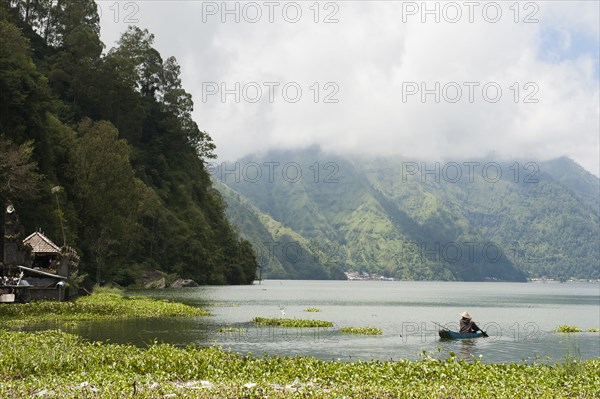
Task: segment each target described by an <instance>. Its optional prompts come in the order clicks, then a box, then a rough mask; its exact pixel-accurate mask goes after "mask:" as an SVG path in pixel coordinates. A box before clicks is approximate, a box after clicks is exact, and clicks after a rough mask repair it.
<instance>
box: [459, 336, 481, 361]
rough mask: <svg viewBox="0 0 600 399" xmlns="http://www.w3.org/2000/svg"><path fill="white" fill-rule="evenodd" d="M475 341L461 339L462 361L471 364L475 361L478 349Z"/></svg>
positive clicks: (460, 351) (460, 352)
mask: <svg viewBox="0 0 600 399" xmlns="http://www.w3.org/2000/svg"><path fill="white" fill-rule="evenodd" d="M475 341H476V340H475V339H461V340H460V350H459V354H460V357H461V359H463V360H465V361H467V362H470V361H473V357H474V354H473V352H474V349H475V347H476V345H477V344H476V343H475Z"/></svg>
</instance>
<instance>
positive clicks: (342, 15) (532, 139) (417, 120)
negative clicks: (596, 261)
mask: <svg viewBox="0 0 600 399" xmlns="http://www.w3.org/2000/svg"><path fill="white" fill-rule="evenodd" d="M530 3H531V4H535V5H536V6H537V8H535V7H533V6H529V7H530V8H527V9H525V8H524V7H525V6H524V4H525V3H519V4H520V7H521V8H520V10H519V11H520V13H519V20H520V21H521V22H520V23H515V22H514V21H513V18H514V16H515V14H514V9H509V7H510V6H511V5H512V4H513V2H498V3H495V4H501V8H502V17H501V18H500V21H499V22H497V23H489V22H486V20H485V19H484V17H483V15H482V11H481V10H482V8H483V6H484V5H485V4H487V3H485V2H482V3H481V6H480V7H479V8H476V9H475V12H474V14H473V17H474V22H473V23H469V22H468V20H467V19H468V8H467V7H466V6H465V5H464V3H463V2H456V3H455V4H458V5H459V6H460V7H461V11H462V12H463V15H462V19H461V21H460V22H458V23H448V22H445V21H444V18H443V15H442V20H441V21H440V23H435V22H434V21H433V17H432V16H428V22H426V23H422V22H421V21H420V14H417V15H412V16H410V15H405V17H406V18H407V20H408V22H407V23H403V22H402V18H403V14H402V10H403V7H405V9H406V7H407V6H409V5H410V4H416V5H417V6H420V5H421V2H415V3H410V4H409V3H408V2H359V1H357V2H329V3H325V2H321V3H320V13H319V19H320V20H321V21H322V19H323V18H324V17H325V16H327V15H329V14H330V13H332V12H334V15H333V17H335V18H337V19H338V20H339V22H338V23H331V24H325V23H322V22H321V23H314V21H313V18H314V16H315V15H314V8H313V9H310V8H309V7H311V6H313V2H298V3H296V4H300V5H301V7H302V18H301V19H300V21H299V22H297V23H289V22H286V21H285V19H284V18H283V16H282V12H281V10H282V8H283V4H285V3H281V5H280V6H279V7H278V8H276V9H275V12H274V14H273V16H274V22H273V23H270V22H269V21H268V20H267V18H268V15H267V13H268V8H267V7H266V6H264V4H265V3H263V2H256V3H254V4H258V5H259V6H261V11H262V12H263V16H262V19H261V21H260V22H258V23H248V22H245V21H244V18H243V16H244V15H240V17H241V21H240V23H235V22H234V21H233V15H227V16H226V17H227V18H228V22H226V23H222V22H221V19H220V15H203V14H202V10H203V7H204V8H205V9H206V7H207V5H214V6H216V7H219V8H220V7H221V4H222V3H221V2H214V3H206V2H205V3H202V2H194V1H192V2H188V1H181V2H168V3H167V2H154V1H153V2H139V3H137V4H139V7H140V9H139V13H138V16H137V18H138V19H139V26H140V27H142V28H148V29H149V30H150V31H151V32H153V33H154V34H155V35H156V47H157V48H158V50H159V51H160V52H161V53H162V54H163V56H164V57H166V56H169V55H175V56H176V57H177V59H178V60H179V61H180V63H181V64H182V74H183V82H184V86H185V87H186V89H187V90H188V91H190V92H191V93H192V94H193V95H194V98H195V103H196V107H195V108H196V109H195V117H196V120H197V122H198V124H199V125H200V127H201V128H202V129H205V130H207V131H208V132H209V133H211V135H212V136H213V139H214V140H215V142H216V144H217V146H218V153H219V155H220V157H221V158H225V159H232V158H236V157H239V156H242V155H245V154H247V153H249V152H256V151H263V150H266V149H269V148H274V147H284V148H285V147H295V146H307V145H311V144H319V145H321V146H322V147H323V148H324V149H326V150H334V151H350V152H361V153H368V154H369V153H372V154H386V155H387V154H394V153H398V154H403V155H405V156H407V157H414V158H428V159H431V158H438V159H453V158H454V159H458V158H460V159H468V158H479V157H481V156H486V155H488V154H494V155H495V156H497V157H500V158H511V157H519V158H521V159H523V158H528V157H529V158H531V159H547V158H553V157H557V156H561V155H568V156H570V157H572V158H574V159H575V160H576V161H578V162H579V163H580V164H582V165H583V166H584V167H585V168H586V169H588V170H589V171H591V172H593V173H594V174H596V175H599V174H600V171H599V163H600V160H599V156H600V155H599V153H600V143H599V141H600V137H599V136H600V126H599V120H600V106H599V82H598V62H599V60H598V58H597V57H598V53H597V52H596V51H597V50H595V49H594V48H593V46H592V47H591V48H589V51H582V49H581V48H578V49H577V50H578V51H577V52H576V53H573V54H571V53H569V51H570V48H572V47H573V46H578V45H579V44H578V43H577V42H574V41H575V40H576V38H578V37H582V36H584V37H587V38H590V41H589V42H590V43H592V44H595V45H596V47H597V46H598V34H599V31H598V29H599V28H598V27H599V26H600V22H599V20H598V15H599V12H598V3H597V2H580V3H578V4H577V5H573V4H572V2H535V3H534V2H529V3H528V4H530ZM100 4H101V6H102V5H104V7H107V6H108V4H109V3H104V2H103V3H100ZM239 4H240V10H243V7H244V4H247V3H239ZM325 4H329V5H328V6H327V8H325V7H326V6H325ZM432 4H434V3H432V2H429V3H428V5H429V6H430V7H433V5H432ZM445 4H446V3H440V6H439V7H440V9H443V7H444V5H445ZM228 5H229V7H231V8H233V7H234V6H235V3H233V2H230V3H228ZM246 7H248V6H246ZM336 7H337V8H336ZM250 11H252V10H250ZM450 11H452V10H451V9H448V12H450ZM492 11H493V8H492V9H490V11H489V13H488V14H487V15H488V16H490V17H493V16H494V13H493V12H492ZM253 15H254V14H250V17H252V16H253ZM290 15H291V16H292V17H293V15H294V13H293V12H291V10H290V12H289V13H288V16H290ZM448 15H449V17H450V18H452V16H453V14H448ZM528 15H529V16H531V17H533V18H537V19H538V20H539V22H538V23H531V24H526V23H522V20H523V19H524V18H525V17H527V16H528ZM203 17H205V19H206V22H203ZM102 23H103V25H102V27H103V38H104V40H105V42H107V43H108V44H110V43H111V42H114V40H116V38H117V37H118V36H117V35H118V32H119V31H120V30H123V29H124V25H123V24H115V23H113V22H111V21H109V18H108V17H107V13H104V15H103V22H102ZM548 29H552V30H554V31H556V32H560V34H561V40H562V41H561V42H560V43H557V44H556V45H555V46H554V47H553V48H552V49H546V48H545V47H544V46H547V43H546V42H545V41H544V38H543V34H544V32H546V31H547V30H548ZM546 50H548V52H549V51H557V50H560V51H564V52H565V53H568V54H569V56H568V57H553V58H549V57H544V56H543V55H544V54H545V52H546ZM583 50H586V49H585V48H584V49H583ZM206 82H215V83H217V84H220V83H225V84H226V85H227V87H228V88H229V89H232V88H233V87H234V85H235V83H236V82H239V83H240V87H243V86H244V84H247V83H251V82H256V83H257V84H259V85H261V86H262V87H263V96H262V97H261V100H260V101H259V102H257V103H249V102H247V101H244V98H243V97H242V99H241V101H240V103H236V102H234V96H233V95H231V94H230V95H228V96H227V97H226V100H227V101H225V102H224V103H223V102H221V101H220V100H219V96H210V97H208V100H207V101H206V102H203V101H202V93H203V84H206ZM265 82H277V83H278V84H279V86H278V87H277V88H276V90H275V92H274V93H275V99H274V102H273V103H270V102H269V98H268V90H267V87H265V86H264V83H265ZM289 82H295V83H297V84H298V85H299V86H300V87H301V89H302V98H301V100H300V101H298V102H297V103H290V102H286V101H285V100H284V99H283V98H282V95H283V94H282V90H281V89H282V87H283V86H284V85H285V84H286V83H289ZM315 82H317V83H318V88H319V94H320V98H319V102H318V103H315V102H314V100H313V96H314V94H315V90H316V86H313V84H314V83H315ZM328 82H331V83H333V85H329V86H325V84H327V83H328ZM409 82H415V83H416V84H417V85H420V83H422V82H425V83H426V85H427V87H428V88H433V87H435V86H434V85H435V82H439V83H440V88H443V87H444V84H447V83H451V82H456V83H458V85H459V87H460V88H461V89H462V95H463V96H462V100H461V101H459V102H458V103H449V102H448V101H445V100H444V98H443V97H442V98H441V99H440V100H441V101H440V103H435V102H434V101H433V100H434V96H433V95H428V96H427V97H426V103H422V102H421V100H420V96H419V95H415V96H410V97H408V99H407V100H408V101H406V102H403V96H402V91H403V85H404V87H406V84H407V83H409ZM465 82H477V83H478V84H479V86H477V87H475V91H474V94H475V96H474V102H473V103H470V102H469V101H468V94H469V88H468V86H467V84H468V83H465ZM515 82H517V83H518V85H517V86H518V88H519V101H518V103H515V102H514V95H515V91H516V88H517V86H513V85H514V83H515ZM486 83H492V84H494V85H497V86H499V87H500V88H501V89H502V96H501V99H500V100H499V101H498V102H496V103H491V102H488V101H486V99H485V98H484V97H483V96H482V91H481V88H482V87H483V86H484V85H485V84H486ZM527 83H532V84H530V85H529V86H525V85H526V84H527ZM311 87H312V89H311ZM446 87H447V89H448V92H447V93H446V94H448V96H450V97H453V96H454V94H455V92H454V91H453V89H454V88H456V87H455V86H453V85H452V84H451V85H449V86H446ZM511 87H512V89H511ZM336 88H339V91H337V92H335V89H336ZM248 89H249V90H250V89H251V87H250V86H248ZM490 89H491V87H490ZM536 90H537V91H536ZM334 92H335V93H334ZM288 93H292V94H293V91H290V92H288ZM489 93H492V91H490V92H489ZM247 94H248V95H250V96H253V95H254V92H253V91H248V92H247ZM327 94H332V95H333V98H334V99H337V100H339V103H337V104H336V103H333V104H331V103H324V102H323V99H324V97H323V96H325V95H327ZM527 95H531V98H530V99H537V100H538V102H537V103H524V100H525V97H526V96H527Z"/></svg>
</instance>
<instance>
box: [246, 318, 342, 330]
mask: <svg viewBox="0 0 600 399" xmlns="http://www.w3.org/2000/svg"><path fill="white" fill-rule="evenodd" d="M252 322H253V323H256V324H259V325H263V326H277V327H300V328H304V327H306V328H310V327H333V323H332V322H330V321H324V320H302V319H280V318H272V319H271V318H267V317H255V318H254V319H252Z"/></svg>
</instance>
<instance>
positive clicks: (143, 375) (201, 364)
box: [0, 330, 600, 399]
mask: <svg viewBox="0 0 600 399" xmlns="http://www.w3.org/2000/svg"><path fill="white" fill-rule="evenodd" d="M0 342H2V351H0V376H1V378H0V397H3V398H25V397H36V395H38V396H40V397H47V398H80V397H86V398H94V399H95V398H145V399H147V398H159V397H170V396H167V395H171V396H173V397H174V396H177V397H189V398H192V397H193V398H206V399H208V398H242V397H244V398H253V399H258V398H265V397H270V398H282V399H285V398H298V397H305V398H308V397H310V398H316V399H324V398H340V397H349V398H350V397H351V398H390V399H391V398H399V397H402V398H404V397H406V398H422V397H426V398H438V399H442V398H455V399H461V398H474V397H478V398H479V397H480V398H536V399H538V398H539V399H549V398H553V399H554V398H574V397H576V398H580V399H592V398H597V397H600V359H594V360H587V361H582V362H579V361H575V360H573V361H572V362H571V363H573V362H576V363H577V367H573V364H566V365H563V364H554V365H546V364H532V365H525V364H482V363H481V362H478V361H474V362H473V363H466V362H464V361H462V360H461V361H458V360H456V359H455V358H454V357H451V358H448V359H446V360H445V361H439V360H434V359H431V358H425V359H423V360H421V361H415V362H413V361H408V360H403V361H398V362H386V361H370V362H355V363H345V362H326V361H321V360H317V359H314V358H307V357H270V356H264V357H262V356H261V357H254V356H242V355H237V354H233V353H230V352H227V351H224V350H221V349H218V348H214V347H211V348H199V347H188V348H177V347H174V346H171V345H165V344H153V345H151V346H149V347H148V348H146V349H142V348H138V347H135V346H131V345H115V344H104V343H91V342H87V341H85V340H83V339H81V338H78V337H77V336H75V335H71V334H67V333H63V332H58V331H44V332H37V333H25V332H9V331H1V330H0Z"/></svg>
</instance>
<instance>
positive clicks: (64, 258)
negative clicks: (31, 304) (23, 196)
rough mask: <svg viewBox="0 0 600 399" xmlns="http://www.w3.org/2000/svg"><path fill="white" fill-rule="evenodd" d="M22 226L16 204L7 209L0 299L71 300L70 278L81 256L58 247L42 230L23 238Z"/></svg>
mask: <svg viewBox="0 0 600 399" xmlns="http://www.w3.org/2000/svg"><path fill="white" fill-rule="evenodd" d="M22 234H23V228H22V226H21V225H20V223H19V221H18V216H17V215H16V212H15V209H14V207H12V206H11V207H10V208H7V210H6V213H5V225H4V237H3V241H4V254H3V257H2V260H3V262H1V263H0V301H2V302H13V301H15V300H18V301H21V302H28V301H30V300H39V299H46V300H55V301H63V300H65V299H68V298H69V296H70V292H69V290H68V284H67V283H68V281H69V280H70V279H71V278H74V277H75V276H76V275H77V268H78V265H79V255H78V254H77V251H75V250H74V249H73V248H71V247H68V246H66V245H65V246H63V247H59V246H58V245H56V244H55V243H54V242H52V240H51V239H50V238H48V237H47V236H46V235H45V234H44V233H43V232H42V231H41V230H37V231H36V232H34V233H32V234H30V235H29V236H27V237H25V238H24V239H22V240H21V237H22Z"/></svg>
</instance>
